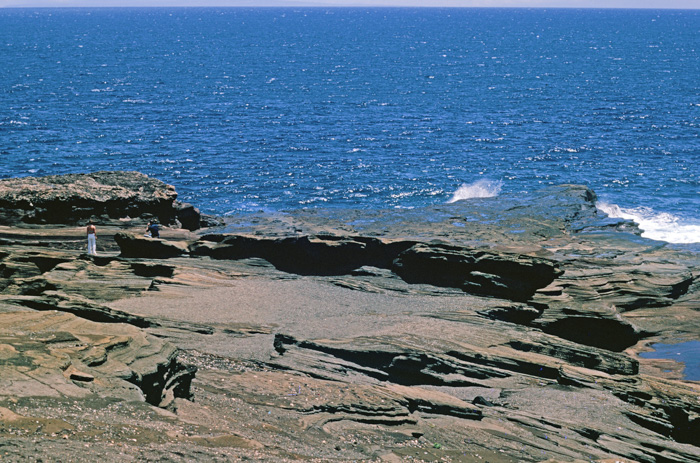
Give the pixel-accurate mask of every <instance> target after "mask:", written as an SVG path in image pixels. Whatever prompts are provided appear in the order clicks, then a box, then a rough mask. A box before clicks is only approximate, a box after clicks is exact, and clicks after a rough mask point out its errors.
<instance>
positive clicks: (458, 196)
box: [447, 179, 503, 203]
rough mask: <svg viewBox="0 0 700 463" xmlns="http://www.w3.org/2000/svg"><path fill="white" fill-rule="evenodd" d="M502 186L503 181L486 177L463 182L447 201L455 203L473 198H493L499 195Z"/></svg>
mask: <svg viewBox="0 0 700 463" xmlns="http://www.w3.org/2000/svg"><path fill="white" fill-rule="evenodd" d="M502 187H503V182H502V181H500V180H498V181H493V180H485V179H484V180H478V181H476V182H474V183H470V184H466V183H463V184H462V186H460V187H459V188H457V191H455V192H454V193H452V197H451V198H450V199H449V201H447V202H448V203H454V202H456V201H461V200H463V199H471V198H492V197H494V196H498V194H499V193H500V192H501V188H502Z"/></svg>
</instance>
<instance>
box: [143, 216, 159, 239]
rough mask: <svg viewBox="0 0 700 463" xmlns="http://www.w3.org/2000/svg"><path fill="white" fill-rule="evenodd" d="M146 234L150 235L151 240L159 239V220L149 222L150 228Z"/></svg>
mask: <svg viewBox="0 0 700 463" xmlns="http://www.w3.org/2000/svg"><path fill="white" fill-rule="evenodd" d="M146 234H147V235H148V234H150V235H151V238H159V237H160V229H159V227H158V221H157V220H151V221H150V222H148V227H147V228H146Z"/></svg>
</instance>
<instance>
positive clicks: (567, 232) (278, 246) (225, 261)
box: [0, 186, 700, 463]
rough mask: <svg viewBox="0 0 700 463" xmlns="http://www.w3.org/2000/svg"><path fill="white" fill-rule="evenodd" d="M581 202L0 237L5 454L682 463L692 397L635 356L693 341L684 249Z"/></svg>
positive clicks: (694, 442) (569, 198)
mask: <svg viewBox="0 0 700 463" xmlns="http://www.w3.org/2000/svg"><path fill="white" fill-rule="evenodd" d="M594 201H595V195H594V194H593V193H592V192H591V191H590V190H588V189H586V188H584V187H578V186H560V187H553V188H547V189H545V190H543V191H541V192H536V193H533V194H532V195H525V196H523V197H513V198H496V199H494V198H492V199H484V200H477V201H474V202H466V203H463V204H454V205H446V206H437V207H433V208H427V209H424V210H412V211H401V213H398V212H396V211H387V212H386V213H378V212H362V211H345V212H341V211H299V212H295V213H292V214H279V215H273V216H253V217H246V218H245V221H246V222H247V223H245V224H244V223H243V220H242V219H241V223H237V222H236V219H234V220H233V222H232V223H230V224H229V226H228V229H227V230H226V233H219V234H209V235H206V236H202V237H196V236H192V235H188V234H187V233H184V231H183V232H182V233H181V234H179V235H177V236H175V235H172V234H169V233H172V231H171V230H167V229H166V230H164V231H165V233H164V237H165V239H164V240H152V239H148V238H141V237H140V234H141V233H143V231H142V229H141V227H139V228H137V229H136V230H131V231H130V232H129V233H128V234H123V235H119V234H118V233H119V232H120V230H119V229H117V228H109V227H107V226H102V227H101V228H100V231H101V235H100V236H102V237H103V238H102V240H106V238H105V237H109V238H111V237H112V236H115V239H116V240H117V241H119V246H117V245H116V242H115V244H114V245H113V246H112V247H110V248H105V250H104V251H102V252H101V255H100V256H98V257H88V256H86V255H85V254H84V252H83V249H82V246H84V238H83V237H82V236H80V237H79V239H76V241H75V242H72V241H71V238H70V236H69V235H70V233H68V231H67V230H64V231H56V230H53V231H52V230H50V229H48V228H45V227H44V228H36V229H32V228H25V229H23V231H22V234H24V235H26V236H23V235H22V234H20V233H17V232H16V230H3V229H0V239H3V240H4V241H3V242H2V248H0V369H2V375H0V382H1V381H5V383H3V386H4V387H5V390H8V391H10V392H8V393H7V394H5V395H3V394H2V393H0V444H5V442H12V443H11V444H5V445H2V446H0V453H1V454H2V456H3V460H4V459H7V460H8V461H22V460H23V459H26V458H25V457H26V456H27V455H32V454H34V453H35V452H36V451H37V445H39V446H40V447H41V450H42V451H43V453H44V454H46V452H50V454H52V455H58V456H61V457H62V458H64V459H65V460H70V459H74V460H77V461H80V458H84V457H85V455H89V457H90V459H93V460H94V459H104V460H105V461H117V460H119V461H124V459H129V458H131V459H133V460H144V459H151V460H166V461H167V460H172V459H177V458H181V459H183V460H186V459H190V460H193V461H195V460H196V461H217V460H221V461H236V460H241V459H251V460H254V461H299V460H310V461H378V460H384V461H410V459H413V460H414V461H415V460H418V461H421V460H422V461H455V462H457V461H463V462H476V461H491V462H492V463H493V462H499V463H506V462H509V463H515V462H539V461H552V462H555V461H557V462H558V461H561V462H573V461H587V462H590V461H598V462H603V461H605V462H608V461H624V462H632V461H637V462H644V463H652V462H654V463H656V462H660V461H664V462H671V461H672V462H697V461H699V460H700V442H698V438H697V436H698V435H700V432H699V429H698V426H699V423H700V421H699V420H698V418H699V417H700V387H699V386H698V383H697V382H691V381H683V380H681V378H680V376H679V375H680V372H681V368H678V367H674V368H669V367H668V363H667V361H656V360H646V359H640V358H638V357H637V355H636V353H637V352H639V351H640V350H644V349H647V345H648V343H651V342H659V341H666V340H673V339H696V338H697V333H698V332H700V315H699V314H700V312H699V311H698V307H700V278H699V277H700V270H699V269H700V264H699V258H698V253H697V251H696V250H694V249H692V248H683V247H674V246H663V245H660V243H657V242H653V241H649V240H645V239H643V238H640V237H639V236H638V230H637V229H636V227H635V226H634V225H633V224H631V223H629V222H625V221H615V220H609V219H607V218H605V217H604V216H601V215H600V214H599V212H598V211H597V210H596V209H595V204H594ZM477 215H478V217H479V219H478V220H476V219H472V217H476V216H477ZM455 224H459V225H455ZM197 238H199V239H197ZM125 250H126V251H125ZM119 252H121V254H119ZM29 308H34V309H36V310H35V311H29ZM2 317H25V321H24V322H22V323H24V324H21V323H20V322H19V321H17V322H11V323H10V322H7V320H9V318H2ZM26 317H29V318H31V319H32V320H45V321H44V322H42V323H38V322H37V323H35V324H34V325H31V324H29V322H27V321H26V320H28V319H29V318H26ZM86 319H89V320H92V321H87V320H86ZM13 320H15V319H13ZM16 320H20V319H19V318H17V319H16ZM49 320H53V321H50V322H49ZM55 320H65V322H64V321H61V322H60V323H59V322H55ZM96 320H98V321H99V323H97V322H96ZM39 324H41V325H42V326H41V328H39V327H38V326H39ZM3 330H5V331H3ZM44 333H45V334H44ZM164 340H167V342H165V341H164ZM173 346H177V347H178V348H179V349H180V350H179V351H176V350H174V347H173ZM173 358H174V359H175V362H176V365H172V364H171V363H169V362H172V361H173V360H172V359H173ZM141 359H143V360H144V362H145V363H141ZM155 359H158V360H157V361H156V360H155ZM166 365H170V366H166ZM190 366H191V367H193V368H194V367H197V368H198V371H197V374H196V376H195V377H194V378H192V377H191V371H192V370H190V369H189V368H188V367H190ZM107 367H109V368H107ZM665 370H667V371H665ZM188 375H189V376H188ZM129 378H130V379H129ZM138 378H140V380H139V381H140V382H138V381H136V379H138ZM189 380H191V385H190V386H191V387H190V388H189V393H190V394H191V395H192V398H193V400H186V399H184V398H182V397H185V396H187V395H188V394H187V393H186V392H185V389H186V387H185V385H186V384H189V382H188V381H189ZM137 383H138V384H139V386H138V387H137V386H135V385H136V384H137ZM142 385H143V387H142ZM0 389H2V388H0ZM147 390H154V391H160V392H158V393H155V392H154V393H151V394H149V393H148V392H144V391H147ZM99 396H102V397H105V399H100V398H99ZM178 397H180V398H178ZM134 398H135V399H137V400H136V401H129V400H128V399H134ZM124 399H127V400H124ZM149 403H150V404H160V405H166V404H169V405H168V406H169V410H171V411H172V413H170V412H168V411H163V410H159V409H156V408H154V407H151V406H150V405H148V404H149ZM37 423H38V424H40V425H41V427H38V426H37ZM105 423H106V424H105ZM48 430H51V432H49V431H48ZM64 435H65V436H66V438H65V439H64V438H63V436H64ZM10 436H11V439H6V440H5V441H3V439H4V438H7V437H10ZM132 439H133V440H132ZM37 442H40V443H41V444H37ZM113 443H117V444H119V445H114V446H112V445H111V444H113ZM86 445H88V446H89V447H86Z"/></svg>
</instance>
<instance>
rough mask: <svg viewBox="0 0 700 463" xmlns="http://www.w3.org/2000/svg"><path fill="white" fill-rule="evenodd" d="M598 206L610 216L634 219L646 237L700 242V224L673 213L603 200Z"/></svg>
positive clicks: (680, 241) (669, 241)
mask: <svg viewBox="0 0 700 463" xmlns="http://www.w3.org/2000/svg"><path fill="white" fill-rule="evenodd" d="M596 207H597V208H598V209H600V210H601V211H603V212H605V213H606V214H607V215H608V216H610V217H615V218H619V219H627V220H632V221H634V222H635V223H637V225H639V228H640V229H641V230H642V236H643V237H645V238H650V239H653V240H659V241H666V242H667V243H679V244H680V243H685V244H687V243H700V224H697V223H688V222H684V221H683V220H681V219H680V218H679V217H676V216H675V215H673V214H668V213H665V212H656V211H654V210H653V209H650V208H648V207H637V208H634V209H627V208H621V207H620V206H618V205H617V204H609V203H603V202H600V203H597V204H596Z"/></svg>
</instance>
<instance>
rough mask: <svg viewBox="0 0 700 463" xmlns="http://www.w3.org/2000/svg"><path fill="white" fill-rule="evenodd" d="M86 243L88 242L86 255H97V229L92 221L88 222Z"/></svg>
mask: <svg viewBox="0 0 700 463" xmlns="http://www.w3.org/2000/svg"><path fill="white" fill-rule="evenodd" d="M87 242H88V254H89V255H91V256H96V255H97V228H96V227H95V225H94V224H93V223H92V220H90V221H88V226H87Z"/></svg>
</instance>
